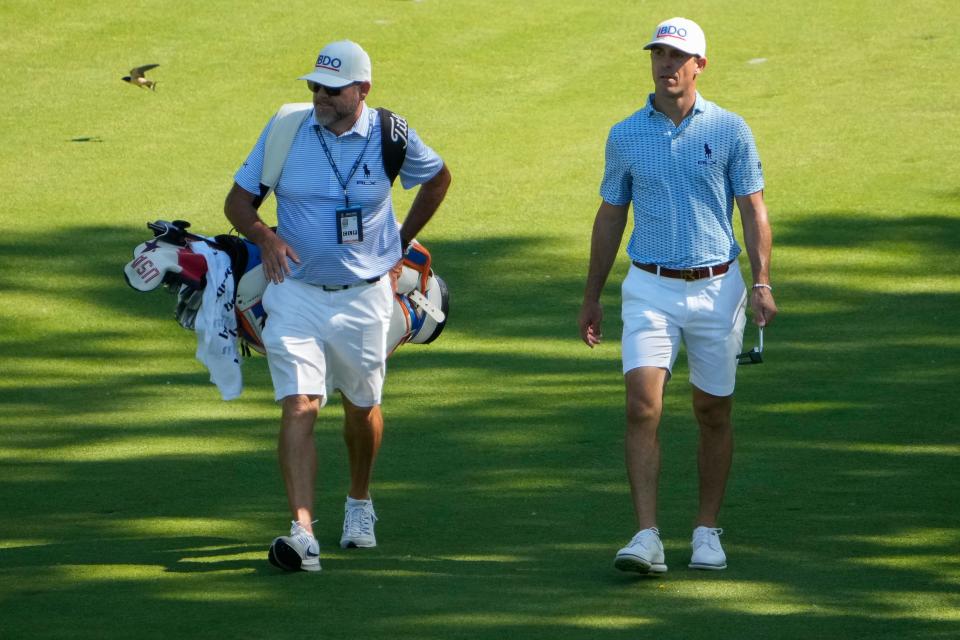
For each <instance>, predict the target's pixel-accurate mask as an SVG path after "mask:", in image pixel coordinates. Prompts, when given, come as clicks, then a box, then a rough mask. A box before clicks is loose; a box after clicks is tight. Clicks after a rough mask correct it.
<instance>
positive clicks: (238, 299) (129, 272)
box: [123, 220, 450, 354]
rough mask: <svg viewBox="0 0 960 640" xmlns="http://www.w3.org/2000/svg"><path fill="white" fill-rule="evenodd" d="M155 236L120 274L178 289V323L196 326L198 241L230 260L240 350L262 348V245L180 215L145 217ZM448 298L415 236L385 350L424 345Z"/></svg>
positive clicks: (204, 267) (200, 277)
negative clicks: (198, 228)
mask: <svg viewBox="0 0 960 640" xmlns="http://www.w3.org/2000/svg"><path fill="white" fill-rule="evenodd" d="M147 227H148V228H149V229H150V230H151V231H152V232H153V239H152V240H149V241H147V242H144V243H142V244H140V245H138V246H137V247H136V249H134V251H133V260H131V261H130V262H129V263H127V265H126V266H124V268H123V274H124V278H125V279H126V281H127V284H129V285H130V286H131V287H132V288H134V289H136V290H137V291H153V290H154V289H157V288H158V287H160V286H161V285H163V287H164V288H166V289H167V290H169V291H171V292H174V293H176V294H177V303H176V308H175V310H174V315H175V316H176V319H177V322H179V323H180V325H181V326H182V327H184V328H185V329H190V330H191V331H192V330H194V322H195V320H196V317H197V312H198V310H199V309H200V306H201V303H202V301H203V292H204V289H205V287H206V286H207V275H208V269H209V265H208V262H207V259H206V258H205V257H204V256H203V255H201V253H199V252H198V251H196V250H195V249H194V248H193V247H192V246H191V244H192V243H196V242H202V243H204V244H205V245H207V246H209V247H210V248H211V249H213V250H214V251H220V252H223V253H225V254H226V255H227V256H228V257H229V259H230V267H229V268H230V271H231V272H232V276H233V284H234V300H233V302H234V312H235V313H236V319H237V339H238V340H239V342H240V346H241V350H242V351H243V352H245V353H247V354H249V351H250V350H253V351H256V352H258V353H261V354H263V353H264V347H263V340H262V339H261V333H262V331H263V327H264V325H265V323H266V319H267V314H266V312H265V311H264V310H263V305H262V304H261V302H260V301H261V298H262V297H263V292H264V290H265V289H266V287H267V279H266V277H265V276H264V275H263V266H262V265H261V264H260V249H259V247H257V245H255V244H254V243H252V242H250V241H249V240H246V239H245V238H241V237H239V236H235V235H230V234H223V235H218V236H214V237H213V238H209V237H206V236H201V235H197V234H194V233H191V232H189V231H187V229H188V228H189V227H190V223H189V222H186V221H184V220H174V221H173V222H167V221H165V220H157V221H156V222H148V223H147ZM449 307H450V297H449V293H448V291H447V285H446V283H445V282H444V281H443V280H442V279H441V278H440V277H439V276H438V275H436V274H435V273H434V272H433V269H432V268H431V258H430V252H429V251H427V249H426V248H425V247H424V246H423V245H421V244H420V243H418V242H416V241H414V242H412V243H410V247H409V248H408V249H407V252H406V254H405V255H404V257H403V269H402V271H401V275H400V278H399V280H398V283H397V293H396V294H395V295H394V307H393V315H392V317H391V321H390V327H389V330H388V332H387V350H388V353H393V351H394V350H395V349H396V348H397V347H399V346H400V345H402V344H404V343H407V342H413V343H416V344H427V343H430V342H433V341H434V340H436V339H437V337H438V336H439V335H440V333H441V332H442V331H443V328H444V326H446V321H447V314H448V312H449Z"/></svg>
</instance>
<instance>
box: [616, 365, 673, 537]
mask: <svg viewBox="0 0 960 640" xmlns="http://www.w3.org/2000/svg"><path fill="white" fill-rule="evenodd" d="M666 379H667V371H666V370H665V369H660V368H658V367H638V368H636V369H631V370H630V371H628V372H627V373H626V376H625V380H626V385H627V429H626V434H625V437H624V444H625V446H624V449H625V451H624V453H625V459H626V464H627V478H628V479H629V480H630V493H631V495H632V496H633V508H634V511H635V512H636V515H637V524H638V525H639V528H640V529H648V528H650V527H655V526H657V488H658V486H659V483H660V436H659V426H660V415H661V413H662V411H663V388H664V384H665V383H666Z"/></svg>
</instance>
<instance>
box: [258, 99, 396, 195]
mask: <svg viewBox="0 0 960 640" xmlns="http://www.w3.org/2000/svg"><path fill="white" fill-rule="evenodd" d="M311 113H313V103H312V102H291V103H288V104H285V105H283V106H282V107H280V109H279V110H277V113H276V115H275V116H274V117H273V126H272V127H271V128H270V133H268V134H267V139H266V140H264V143H263V170H262V171H261V173H260V195H259V196H257V197H256V198H254V199H253V206H254V208H259V207H260V205H261V204H262V203H263V201H264V200H265V199H266V198H267V196H269V195H270V192H271V191H273V188H274V187H276V186H277V183H278V182H279V181H280V173H281V172H282V171H283V165H284V163H285V162H286V161H287V154H289V153H290V147H291V146H292V145H293V139H294V137H296V135H297V131H299V130H300V126H301V125H302V124H303V123H304V121H305V120H306V119H307V118H309V117H310V114H311ZM377 115H378V117H379V118H380V146H381V155H382V156H383V169H384V171H386V173H387V177H388V178H389V179H390V184H391V185H392V184H393V182H394V181H395V180H396V179H397V176H398V175H399V174H400V167H402V166H403V161H404V159H405V158H406V157H407V121H406V119H404V118H403V117H402V116H399V115H397V114H395V113H394V112H392V111H390V110H389V109H384V108H383V107H379V108H378V109H377Z"/></svg>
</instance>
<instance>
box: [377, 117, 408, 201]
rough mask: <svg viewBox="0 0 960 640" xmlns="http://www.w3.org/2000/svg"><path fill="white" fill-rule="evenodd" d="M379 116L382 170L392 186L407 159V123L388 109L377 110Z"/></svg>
mask: <svg viewBox="0 0 960 640" xmlns="http://www.w3.org/2000/svg"><path fill="white" fill-rule="evenodd" d="M377 114H378V115H379V116H380V144H381V147H382V149H383V169H384V171H386V172H387V177H388V178H390V184H393V182H394V180H396V179H397V175H398V174H399V173H400V167H402V166H403V161H404V159H405V158H406V157H407V121H406V119H404V118H403V117H402V116H398V115H397V114H395V113H394V112H392V111H390V110H389V109H384V108H383V107H379V108H377Z"/></svg>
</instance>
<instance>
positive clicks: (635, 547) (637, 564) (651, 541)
mask: <svg viewBox="0 0 960 640" xmlns="http://www.w3.org/2000/svg"><path fill="white" fill-rule="evenodd" d="M613 566H614V567H616V568H617V569H620V571H636V572H637V573H666V571H667V565H666V564H664V557H663V543H661V542H660V531H659V530H658V529H657V528H656V527H651V528H650V529H644V530H643V531H640V532H638V533H637V535H635V536H633V539H632V540H630V543H629V544H628V545H627V546H625V547H624V548H623V549H620V551H617V557H616V558H615V559H614V561H613Z"/></svg>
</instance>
